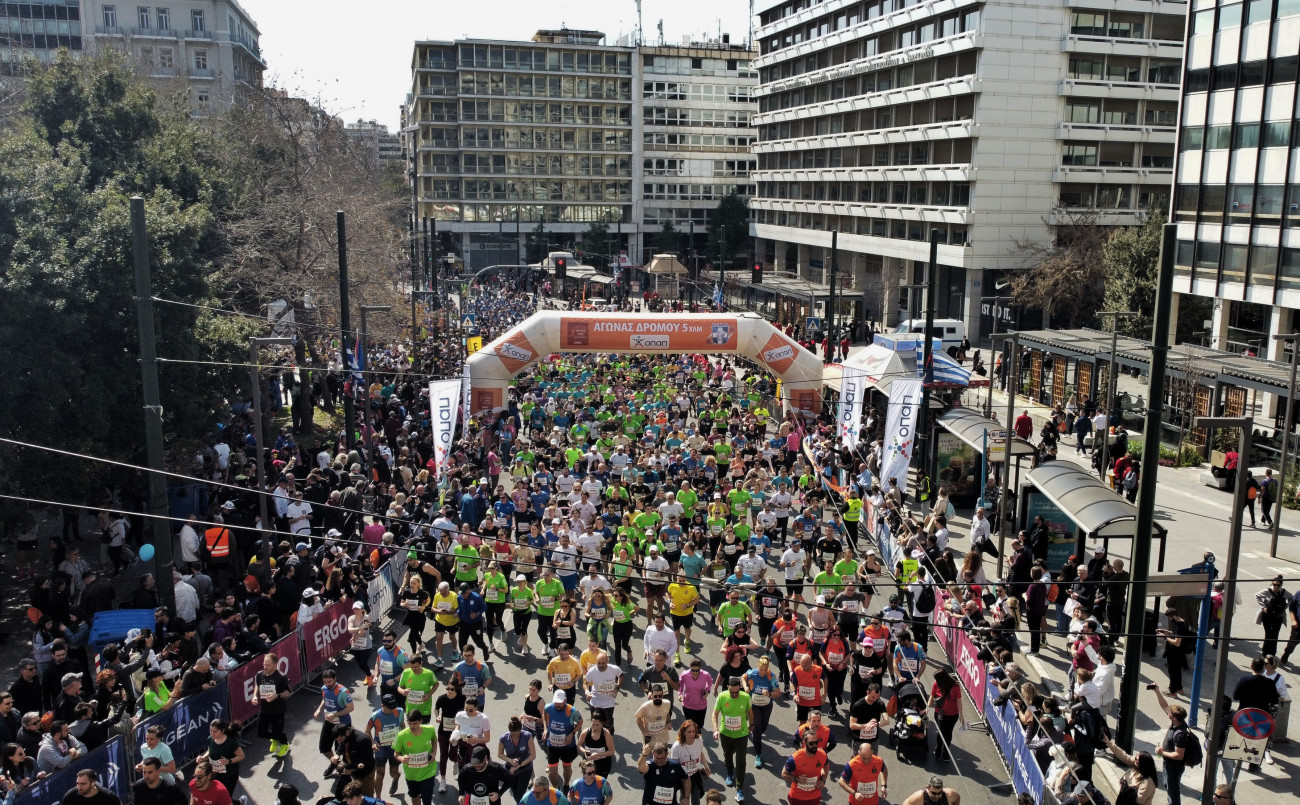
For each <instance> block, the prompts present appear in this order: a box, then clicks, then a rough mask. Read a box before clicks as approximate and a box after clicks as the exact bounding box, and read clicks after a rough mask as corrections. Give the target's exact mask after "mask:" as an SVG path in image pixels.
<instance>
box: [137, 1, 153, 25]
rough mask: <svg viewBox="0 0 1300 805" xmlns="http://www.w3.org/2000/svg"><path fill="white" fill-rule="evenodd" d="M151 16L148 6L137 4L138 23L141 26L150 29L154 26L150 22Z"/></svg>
mask: <svg viewBox="0 0 1300 805" xmlns="http://www.w3.org/2000/svg"><path fill="white" fill-rule="evenodd" d="M151 16H152V14H150V13H149V7H148V6H136V8H135V18H136V24H137V25H139V26H140V27H141V28H145V29H148V28H152V27H153V26H152V25H150V24H149V18H150V17H151Z"/></svg>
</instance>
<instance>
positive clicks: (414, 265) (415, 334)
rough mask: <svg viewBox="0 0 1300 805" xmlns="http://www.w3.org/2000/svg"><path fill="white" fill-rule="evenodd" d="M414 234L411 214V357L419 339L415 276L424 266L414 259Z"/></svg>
mask: <svg viewBox="0 0 1300 805" xmlns="http://www.w3.org/2000/svg"><path fill="white" fill-rule="evenodd" d="M416 234H417V232H416V229H415V216H414V215H412V216H411V357H412V358H414V357H415V345H416V343H417V342H418V341H419V323H418V322H417V321H416V319H415V289H416V285H417V284H418V279H417V277H418V275H419V270H420V269H421V268H423V267H424V266H422V265H421V263H422V262H423V260H422V259H421V260H416V259H415V239H416ZM420 256H421V258H423V256H424V253H423V252H421V254H420Z"/></svg>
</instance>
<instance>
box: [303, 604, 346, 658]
mask: <svg viewBox="0 0 1300 805" xmlns="http://www.w3.org/2000/svg"><path fill="white" fill-rule="evenodd" d="M350 614H352V602H351V601H350V600H347V599H344V600H342V601H336V602H334V603H333V604H330V605H329V606H328V607H326V608H325V611H324V612H322V613H321V614H319V615H317V616H316V617H314V618H312V619H311V622H310V623H308V624H306V625H303V626H299V627H298V631H300V632H301V633H302V655H303V657H305V658H306V659H307V673H308V674H311V675H315V673H316V671H318V670H319V669H320V668H321V667H322V666H323V665H325V663H327V662H329V661H330V660H331V659H333V658H334V657H335V656H336V655H338V654H341V653H343V652H344V651H346V650H347V648H348V647H349V646H350V645H351V644H352V635H351V634H349V633H348V615H350Z"/></svg>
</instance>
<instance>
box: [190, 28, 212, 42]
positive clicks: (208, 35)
mask: <svg viewBox="0 0 1300 805" xmlns="http://www.w3.org/2000/svg"><path fill="white" fill-rule="evenodd" d="M184 38H185V39H205V40H207V41H209V42H215V41H216V37H215V36H214V35H213V33H212V32H211V31H194V30H186V31H185V32H184Z"/></svg>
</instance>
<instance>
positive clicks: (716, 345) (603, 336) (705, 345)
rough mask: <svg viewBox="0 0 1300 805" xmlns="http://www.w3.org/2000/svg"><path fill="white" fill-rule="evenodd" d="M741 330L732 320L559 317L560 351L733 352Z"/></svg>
mask: <svg viewBox="0 0 1300 805" xmlns="http://www.w3.org/2000/svg"><path fill="white" fill-rule="evenodd" d="M739 334H740V327H739V322H738V320H737V319H735V318H733V317H718V318H708V319H699V318H692V319H690V320H686V321H673V320H671V319H659V318H644V317H643V318H637V317H631V316H623V317H610V318H609V319H603V320H600V321H593V320H591V319H576V318H569V317H562V318H561V319H560V349H562V350H583V351H593V352H601V351H606V350H610V351H619V350H624V351H626V350H633V351H645V352H656V351H664V352H733V351H735V350H736V348H737V345H738V343H739Z"/></svg>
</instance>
